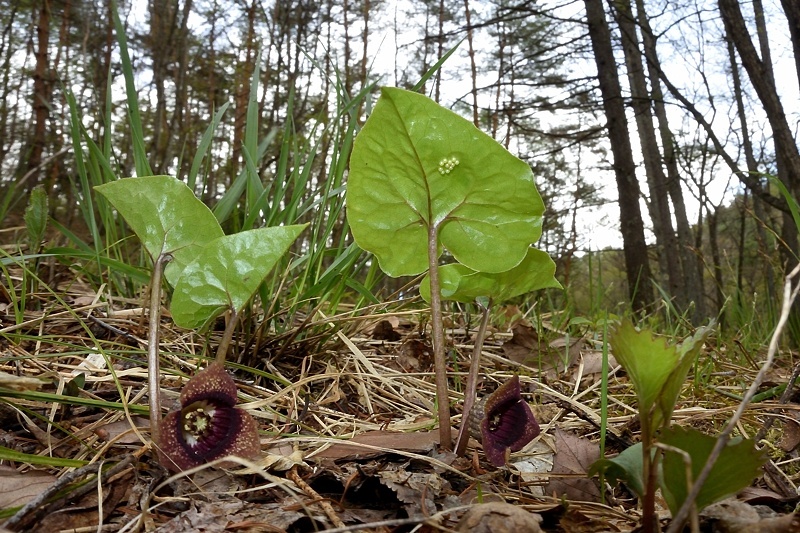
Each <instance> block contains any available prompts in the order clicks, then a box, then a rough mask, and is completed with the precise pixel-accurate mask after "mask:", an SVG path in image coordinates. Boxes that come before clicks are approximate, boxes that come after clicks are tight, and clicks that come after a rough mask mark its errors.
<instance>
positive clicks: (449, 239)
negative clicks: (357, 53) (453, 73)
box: [347, 87, 544, 276]
mask: <svg viewBox="0 0 800 533" xmlns="http://www.w3.org/2000/svg"><path fill="white" fill-rule="evenodd" d="M347 207H348V210H347V218H348V221H349V223H350V226H351V229H352V232H353V237H354V238H355V240H356V243H358V245H359V246H360V247H362V248H363V249H365V250H367V251H370V252H372V253H373V254H375V256H376V257H377V258H378V261H379V263H380V266H381V268H382V269H383V271H384V272H386V273H387V274H389V275H390V276H402V275H414V274H419V273H420V272H424V271H425V270H427V269H428V242H429V232H428V230H429V229H433V230H434V233H435V234H436V237H437V242H436V245H437V246H438V247H439V250H440V252H441V247H444V248H446V249H447V250H448V251H449V252H450V253H451V254H452V255H453V256H454V257H455V259H456V260H457V261H458V262H459V263H461V264H462V265H465V266H466V267H468V268H471V269H473V270H477V271H482V272H505V271H507V270H510V269H511V268H513V267H515V266H516V265H517V264H519V262H520V261H522V260H523V259H524V257H525V255H526V254H527V252H528V248H529V247H530V245H531V244H532V243H533V242H535V241H536V240H537V239H538V238H539V237H540V236H541V232H542V228H541V226H542V213H543V212H544V204H543V203H542V199H541V197H540V196H539V193H538V192H537V190H536V186H535V185H534V181H533V173H532V172H531V169H530V167H529V166H528V165H527V164H526V163H525V162H523V161H521V160H520V159H517V158H516V157H514V156H513V155H511V154H510V153H509V152H508V151H507V150H506V149H505V148H503V147H502V146H501V145H500V144H498V143H497V142H496V141H494V140H493V139H492V138H491V137H489V136H488V135H486V134H485V133H483V132H481V131H480V130H478V129H477V128H475V126H473V125H472V124H471V123H470V122H469V121H467V120H466V119H464V118H462V117H460V116H458V115H456V114H455V113H453V112H451V111H449V110H447V109H444V108H443V107H441V106H439V105H438V104H437V103H435V102H434V101H433V100H431V99H429V98H427V97H425V96H423V95H420V94H417V93H413V92H410V91H404V90H402V89H397V88H390V87H386V88H384V89H383V90H382V91H381V97H380V99H379V100H378V102H377V104H376V105H375V109H374V111H373V112H372V114H371V115H370V117H369V119H368V120H367V122H366V124H365V125H364V127H363V129H362V130H361V132H360V133H359V134H358V136H357V137H356V140H355V144H354V146H353V153H352V156H351V158H350V174H349V177H348V185H347Z"/></svg>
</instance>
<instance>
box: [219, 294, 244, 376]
mask: <svg viewBox="0 0 800 533" xmlns="http://www.w3.org/2000/svg"><path fill="white" fill-rule="evenodd" d="M238 320H239V313H238V312H237V311H236V309H233V308H231V309H230V310H228V323H227V324H226V325H225V332H224V333H223V334H222V339H221V340H220V341H219V346H217V363H219V364H221V365H225V360H226V359H227V357H228V347H229V346H230V345H231V339H233V332H234V330H235V329H236V322H238Z"/></svg>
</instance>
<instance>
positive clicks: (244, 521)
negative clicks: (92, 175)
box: [0, 273, 800, 533]
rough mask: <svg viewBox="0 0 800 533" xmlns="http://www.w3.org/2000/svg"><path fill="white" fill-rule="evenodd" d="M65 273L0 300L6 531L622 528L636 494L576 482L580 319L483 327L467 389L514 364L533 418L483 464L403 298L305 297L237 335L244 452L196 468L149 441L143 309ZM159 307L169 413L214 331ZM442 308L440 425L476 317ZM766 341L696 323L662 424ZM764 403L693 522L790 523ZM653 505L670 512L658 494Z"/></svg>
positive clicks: (722, 416)
mask: <svg viewBox="0 0 800 533" xmlns="http://www.w3.org/2000/svg"><path fill="white" fill-rule="evenodd" d="M66 274H67V275H66V276H64V277H63V278H62V281H61V282H60V283H56V284H55V285H53V290H52V292H49V293H43V292H42V293H37V294H35V295H28V297H29V301H30V302H31V304H30V306H29V308H31V309H33V308H35V309H38V310H36V311H25V312H24V316H22V317H21V318H23V320H21V321H20V320H18V319H15V315H14V312H13V305H12V300H11V297H10V295H9V293H8V291H7V290H6V291H4V292H3V293H2V294H3V295H4V298H5V299H4V300H2V303H0V333H1V334H2V338H0V353H1V354H2V366H0V371H2V372H3V374H2V375H0V445H2V448H1V449H0V456H1V457H2V459H3V462H2V465H0V509H5V511H4V515H3V516H4V518H3V519H4V520H6V522H5V524H4V526H5V528H6V529H7V530H11V531H42V532H56V531H73V532H78V531H87V532H89V531H92V532H93V531H160V532H165V533H166V532H170V533H175V532H190V531H193V532H218V531H219V532H222V531H237V532H261V531H264V532H268V531H298V532H299V531H328V532H329V533H330V532H334V531H336V532H338V531H375V532H390V531H398V532H399V531H479V532H480V531H492V532H501V533H502V532H506V531H507V532H514V531H536V530H537V529H536V527H541V529H542V530H544V531H563V532H570V533H576V532H596V531H633V530H635V529H636V528H637V526H638V523H639V519H640V516H641V514H640V510H639V506H638V500H637V498H635V497H634V496H632V495H631V493H630V492H629V491H628V490H627V489H626V488H625V487H624V486H619V485H618V486H610V485H609V486H606V487H604V490H601V485H600V482H599V480H598V479H597V477H594V478H590V477H587V475H586V472H587V470H588V468H589V466H590V465H591V464H592V463H593V462H594V461H595V460H597V459H598V458H599V457H600V453H601V451H600V438H599V437H600V424H601V387H600V383H601V380H600V372H601V362H602V357H603V356H602V354H603V350H602V343H601V342H599V341H598V339H599V338H600V337H601V334H602V331H601V332H599V333H598V332H595V331H592V329H591V326H589V325H588V324H587V325H586V326H585V328H586V329H585V330H583V331H582V333H581V334H574V333H573V335H567V334H566V333H564V332H562V331H558V330H557V329H556V328H555V327H553V326H552V325H551V324H550V323H549V321H548V317H546V316H537V317H535V319H533V318H524V317H520V316H519V310H518V309H516V308H514V307H508V308H506V309H505V310H504V311H505V315H502V314H501V315H499V316H500V319H499V320H496V323H495V325H494V326H493V327H491V328H490V331H489V334H488V337H487V340H486V344H485V346H484V350H483V355H482V359H481V384H480V388H479V396H482V395H485V394H487V393H488V392H491V391H492V390H494V389H495V388H496V387H497V385H498V384H499V383H502V382H503V381H505V380H506V379H507V378H508V377H509V376H511V375H514V374H518V375H519V376H520V381H521V383H522V392H523V397H524V398H525V399H526V400H527V401H528V402H529V404H530V405H531V407H532V409H533V411H534V414H535V416H536V418H537V419H538V422H539V425H540V426H541V434H540V435H539V436H538V437H537V438H536V439H535V440H534V441H533V442H532V443H531V444H530V445H528V446H527V447H525V448H524V449H523V450H522V451H520V452H518V453H514V454H512V455H511V456H510V460H509V462H508V464H507V465H506V466H504V467H501V468H495V467H493V466H491V465H490V464H489V463H487V462H486V459H485V458H484V457H483V454H482V451H481V446H480V444H479V443H478V442H476V441H474V440H471V441H470V444H469V447H468V451H467V454H466V456H465V457H456V456H455V455H454V454H453V453H452V452H448V451H443V450H440V449H439V447H438V445H437V441H438V432H437V431H436V424H435V422H434V420H433V418H432V415H431V413H432V411H434V409H433V407H434V399H435V385H434V382H433V368H432V365H433V361H432V349H431V346H430V338H429V336H428V335H427V334H426V330H425V323H426V317H427V314H426V313H425V312H423V311H420V310H418V309H416V310H415V309H409V307H408V305H407V304H405V303H402V304H401V303H389V304H386V305H384V306H383V307H384V309H382V310H381V312H380V313H378V312H376V313H374V314H367V313H368V312H369V310H367V311H364V310H360V311H359V312H358V313H351V312H343V313H341V314H339V315H336V316H330V317H327V316H324V315H323V314H322V313H320V312H315V313H313V314H311V315H308V316H305V317H300V318H301V319H302V320H297V323H295V324H292V325H291V327H287V328H286V329H285V331H284V332H283V333H281V334H279V335H278V334H274V333H271V332H267V331H257V332H256V333H255V334H252V335H241V336H240V337H237V338H236V339H235V342H234V347H233V350H232V355H231V356H230V361H229V363H230V364H229V370H231V371H232V375H233V376H234V379H235V381H236V383H237V386H238V387H239V407H241V408H244V409H246V410H247V411H249V412H250V413H251V414H252V415H253V416H254V417H255V418H256V420H257V423H258V426H259V430H260V434H261V444H262V450H263V453H262V456H261V457H260V458H258V459H256V460H254V461H252V462H249V463H246V462H243V465H242V466H241V467H236V468H233V469H222V468H216V467H212V466H207V465H204V466H202V467H200V468H197V469H194V470H193V471H189V472H184V473H179V474H176V475H171V473H169V472H167V471H166V470H165V469H164V468H163V467H161V466H160V465H159V463H158V460H157V456H156V454H155V453H154V451H153V450H152V449H151V444H150V440H149V437H148V427H147V426H148V425H149V423H148V421H147V418H146V413H147V384H146V380H147V371H148V369H147V365H146V363H145V361H146V344H147V343H146V338H147V331H146V317H145V311H144V306H143V305H142V302H137V301H126V300H124V299H118V298H113V297H110V296H108V295H103V294H98V293H95V292H94V291H92V290H90V289H89V288H88V285H87V284H84V283H83V282H81V280H80V279H77V280H76V279H74V277H73V278H69V276H68V273H66ZM164 313H165V318H164V320H163V325H162V331H161V339H162V341H161V353H162V394H163V402H164V405H165V407H169V408H174V406H175V405H176V404H177V397H178V394H179V391H180V389H181V386H182V385H183V384H184V383H185V382H186V380H187V379H188V378H189V377H191V376H192V375H193V374H194V373H195V371H196V369H197V368H201V367H204V366H205V365H206V360H207V358H205V357H204V356H203V354H207V353H214V347H215V345H216V343H217V341H218V337H219V335H218V333H216V332H212V333H210V334H209V335H206V336H205V337H199V336H197V335H196V334H194V333H192V332H188V331H185V330H179V329H176V328H175V327H174V326H173V325H172V324H171V322H170V320H169V319H168V314H167V311H166V310H165V311H164ZM503 316H505V317H507V318H506V319H505V320H502V317H503ZM17 318H20V317H17ZM448 320H449V323H448V327H447V334H448V353H449V354H450V361H451V364H450V367H449V370H450V372H451V373H450V375H451V380H452V381H451V401H452V402H453V406H454V407H453V415H454V416H453V423H454V435H455V429H456V428H457V426H458V424H459V423H460V421H461V415H460V411H459V409H460V405H461V401H462V400H463V394H462V393H461V392H460V391H461V390H462V384H463V381H464V379H465V376H466V372H467V367H468V364H469V359H470V356H471V351H472V347H473V346H472V343H473V339H474V333H475V332H474V330H472V329H469V328H467V327H466V326H465V324H464V322H463V320H464V318H463V316H461V315H450V316H449V318H448ZM497 322H503V323H499V324H498V323H497ZM309 332H314V333H313V334H308V333H309ZM765 353H766V347H764V348H763V350H762V349H759V350H755V351H746V349H745V348H744V346H742V344H741V343H737V340H736V339H731V340H729V341H724V340H722V339H718V338H712V340H711V341H709V342H707V343H706V346H705V347H704V350H703V353H702V354H701V356H700V357H699V358H698V361H697V363H696V364H695V366H694V368H693V371H692V372H691V373H690V378H689V379H688V380H687V382H686V384H685V387H684V390H683V392H682V395H681V401H680V403H679V405H678V406H677V408H676V410H675V412H674V418H673V422H674V423H675V424H679V425H682V426H692V427H695V428H698V429H701V430H703V431H704V432H706V433H708V434H712V435H714V434H716V433H718V432H719V431H720V430H721V428H722V427H723V426H724V424H725V423H726V422H727V420H728V419H729V418H730V417H731V415H732V414H733V412H734V410H735V409H736V408H737V406H738V405H739V401H738V400H737V397H738V396H741V395H742V394H743V391H744V390H745V389H746V387H747V386H748V385H749V384H750V383H751V382H752V380H753V379H754V376H755V375H756V373H757V372H758V369H759V365H760V363H759V362H760V361H762V360H763V359H764V354H765ZM739 362H741V363H739ZM609 363H610V365H609V368H610V373H609V380H608V386H609V390H608V396H607V397H608V410H609V411H608V419H607V423H608V426H607V430H606V447H605V454H606V455H607V456H610V455H613V454H616V453H618V452H620V451H621V450H623V449H624V448H626V447H628V446H630V445H631V444H632V443H634V442H636V441H637V440H638V438H639V428H638V417H637V411H636V395H635V393H634V391H633V388H632V386H631V384H630V383H629V381H628V379H627V377H626V375H625V373H624V372H623V370H622V369H621V368H620V367H619V366H617V365H616V363H615V361H614V360H613V355H612V358H611V360H610V361H609ZM794 363H795V362H794V361H793V360H792V354H791V353H788V352H786V353H782V354H781V356H780V357H779V358H778V361H777V363H776V365H775V366H774V367H773V368H772V370H771V372H770V375H769V378H768V380H767V381H768V382H767V383H765V385H764V387H763V390H765V391H768V390H771V388H774V387H779V386H781V385H785V384H786V383H787V382H789V381H790V378H791V375H792V370H793V365H794ZM777 396H780V394H776V395H770V394H765V395H764V397H763V398H762V399H761V401H758V402H755V403H752V404H750V405H749V406H748V407H747V410H746V411H745V414H744V417H743V418H742V420H741V422H740V424H739V426H738V429H739V434H740V435H743V436H745V437H749V438H752V437H753V436H755V435H756V434H757V432H758V431H759V430H760V429H761V428H764V427H765V424H766V423H767V421H768V420H772V422H774V424H773V425H772V427H771V428H770V429H769V430H768V431H766V433H765V439H764V440H763V441H762V442H761V443H760V445H761V446H766V447H767V449H768V450H769V456H770V459H771V460H770V462H769V463H768V464H767V466H766V468H765V470H764V473H763V475H761V476H760V477H759V478H758V479H756V480H754V482H753V484H752V486H751V487H750V488H748V489H745V490H744V491H741V492H740V493H739V494H738V495H737V496H736V497H735V498H732V499H729V500H726V501H725V502H724V504H723V505H721V506H720V505H717V506H712V507H709V508H707V509H706V510H705V511H703V514H702V515H701V520H700V526H699V528H700V530H701V531H744V530H747V531H762V532H763V531H791V530H792V529H791V528H792V527H798V523H797V521H796V520H795V522H792V520H794V516H793V515H792V514H791V512H792V510H793V509H794V507H795V505H796V504H797V501H798V496H797V490H796V485H795V483H796V482H797V479H798V472H797V470H798V469H797V467H796V466H795V465H796V464H797V461H798V455H797V452H796V448H797V445H798V443H800V425H798V423H796V422H794V420H795V418H796V413H797V412H798V411H797V404H795V403H787V404H779V403H778V397H777ZM775 415H777V417H776V416H775ZM772 422H770V423H772ZM492 502H494V503H492ZM497 502H499V503H504V504H510V506H509V505H498V504H497ZM26 503H27V505H25V504H26ZM23 505H25V506H24V507H23ZM657 505H658V506H659V507H658V508H659V516H660V517H662V524H668V523H669V512H668V511H667V510H666V506H665V504H664V502H663V501H662V500H660V499H659V500H658V501H657ZM467 513H470V514H469V515H468V514H467ZM515 513H517V514H515ZM531 520H533V521H534V522H539V526H536V525H535V524H534V525H532V524H531ZM737 528H738V529H737ZM771 528H772V529H771Z"/></svg>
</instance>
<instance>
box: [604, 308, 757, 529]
mask: <svg viewBox="0 0 800 533" xmlns="http://www.w3.org/2000/svg"><path fill="white" fill-rule="evenodd" d="M711 331H712V329H711V327H710V326H709V327H705V328H700V329H698V330H697V332H696V333H695V335H694V336H692V337H690V338H688V339H686V340H685V341H684V342H683V343H681V344H680V345H674V344H673V345H669V344H667V343H666V341H665V340H663V339H658V338H654V337H653V335H652V333H651V332H650V331H647V330H641V331H639V330H636V328H634V326H633V324H631V323H630V322H629V321H623V322H622V323H621V324H619V325H618V326H617V327H616V328H615V329H614V330H613V331H612V332H611V334H610V339H609V343H610V345H611V348H612V350H613V353H614V356H615V357H616V359H617V361H618V362H619V364H620V365H622V367H623V368H624V369H625V371H626V372H627V374H628V378H629V379H630V381H631V383H632V384H633V387H634V389H635V391H636V397H637V400H638V411H639V419H640V423H641V442H639V443H637V444H635V445H634V446H631V447H630V448H628V449H626V450H624V451H623V452H622V453H620V454H619V455H618V456H617V457H615V458H613V459H600V460H599V461H597V462H596V463H595V464H594V465H592V468H591V469H590V471H589V473H590V475H592V474H594V473H603V474H604V475H605V476H606V477H607V478H608V479H611V480H620V481H623V482H625V484H626V485H627V486H628V488H630V489H631V490H632V491H633V492H634V493H636V495H637V496H639V498H640V499H641V500H642V531H644V532H645V533H655V532H656V531H660V528H659V526H658V517H657V515H656V512H655V496H656V491H657V490H658V489H660V490H661V492H662V494H663V496H664V499H665V500H666V502H667V505H668V507H669V509H670V511H671V512H672V513H673V515H675V514H676V513H677V511H678V510H679V509H680V508H681V506H682V505H683V504H684V501H685V500H686V498H687V495H688V493H689V492H690V487H691V486H692V485H693V484H694V478H695V477H696V476H697V475H698V474H699V472H700V470H701V469H702V468H703V467H704V465H705V463H706V460H707V459H708V457H709V455H710V453H711V450H712V448H713V447H714V445H715V442H716V439H715V438H714V437H711V436H709V435H705V434H703V433H702V432H700V431H698V430H696V429H693V428H682V427H673V426H671V425H670V421H671V418H672V413H673V411H674V409H675V405H676V404H677V402H678V397H679V395H680V392H681V387H682V386H683V384H684V382H685V381H686V377H687V375H688V373H689V369H690V368H691V367H692V365H693V364H694V362H695V359H696V357H697V356H698V354H699V353H700V349H701V348H702V346H703V344H704V343H705V341H706V339H707V338H708V336H709V335H710V333H711ZM763 463H764V457H763V455H762V454H761V453H760V452H758V451H757V450H756V449H755V444H754V442H753V441H752V440H743V439H731V440H730V441H729V442H728V443H726V446H725V447H724V448H723V450H722V453H721V455H720V456H719V459H717V461H716V463H714V466H713V468H712V470H711V473H710V475H709V477H708V478H707V479H706V482H705V483H704V484H703V486H702V488H701V489H700V492H699V493H698V496H697V499H696V501H695V505H696V507H697V509H698V510H699V509H702V508H703V507H705V506H707V505H709V504H711V503H714V502H716V501H718V500H720V499H722V498H724V497H726V496H729V495H731V494H734V493H735V492H736V491H738V490H739V489H741V488H744V487H746V486H747V485H748V484H749V483H750V482H751V481H752V480H753V478H755V477H756V476H757V475H758V471H759V469H760V468H761V465H762V464H763ZM695 514H696V513H695Z"/></svg>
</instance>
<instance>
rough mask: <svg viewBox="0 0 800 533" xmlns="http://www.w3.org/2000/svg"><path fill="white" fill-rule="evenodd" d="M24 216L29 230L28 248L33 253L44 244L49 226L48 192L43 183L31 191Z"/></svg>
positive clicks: (26, 227)
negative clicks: (45, 232) (45, 190)
mask: <svg viewBox="0 0 800 533" xmlns="http://www.w3.org/2000/svg"><path fill="white" fill-rule="evenodd" d="M24 218H25V229H26V230H27V232H28V249H29V250H30V252H31V253H36V252H38V251H39V248H41V246H42V241H43V240H44V231H45V229H46V228H47V193H46V192H44V187H43V186H42V185H37V186H36V187H34V188H33V190H32V191H31V196H30V198H29V199H28V207H26V208H25V216H24Z"/></svg>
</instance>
